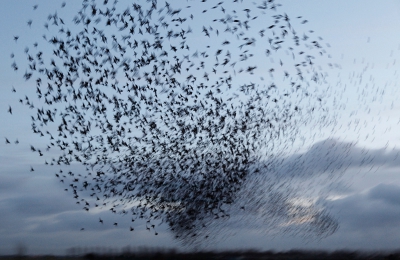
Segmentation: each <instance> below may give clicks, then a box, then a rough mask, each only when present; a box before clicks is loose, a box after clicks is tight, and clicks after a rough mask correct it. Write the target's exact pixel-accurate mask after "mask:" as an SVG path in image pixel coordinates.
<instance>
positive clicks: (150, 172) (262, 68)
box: [6, 0, 338, 243]
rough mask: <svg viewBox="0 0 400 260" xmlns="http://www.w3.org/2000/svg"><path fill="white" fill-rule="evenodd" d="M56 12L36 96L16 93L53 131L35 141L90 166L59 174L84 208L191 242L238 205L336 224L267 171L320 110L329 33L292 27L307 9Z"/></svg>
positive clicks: (315, 229) (91, 4)
mask: <svg viewBox="0 0 400 260" xmlns="http://www.w3.org/2000/svg"><path fill="white" fill-rule="evenodd" d="M63 7H65V3H64V4H63V5H62V6H61V8H63ZM37 8H38V5H35V6H34V7H33V9H34V10H36V9H37ZM59 13H61V12H60V10H59V12H54V13H52V14H50V15H49V16H48V17H47V22H46V23H45V29H46V30H45V34H44V35H43V39H44V45H45V46H41V44H38V43H34V47H33V48H28V47H27V48H26V49H25V55H26V57H27V66H26V70H25V72H24V74H23V77H24V78H25V79H26V80H27V81H28V80H30V81H34V82H35V84H36V94H37V97H38V98H39V100H40V103H39V104H36V105H34V103H33V97H31V96H25V98H22V99H20V102H21V103H22V104H24V105H27V106H28V107H30V108H31V109H34V110H35V111H36V115H34V116H32V130H33V132H34V133H35V134H37V135H39V136H42V137H46V138H48V140H49V142H48V145H47V148H43V149H45V150H46V151H44V150H43V149H42V150H41V149H38V148H35V147H33V146H31V150H32V152H36V153H38V154H39V156H43V154H44V153H45V152H48V153H49V154H52V155H55V156H56V157H55V158H53V159H52V160H51V161H50V162H47V161H46V162H45V163H46V164H48V165H71V164H74V163H80V164H83V165H84V166H85V167H86V172H85V173H83V172H80V173H73V172H72V171H68V170H65V169H62V170H60V171H59V172H57V173H56V176H57V178H59V179H60V181H61V182H63V183H64V184H65V185H68V187H67V189H66V190H68V191H69V192H71V194H72V195H73V197H74V198H75V199H76V200H77V203H78V204H80V205H82V206H83V209H84V210H86V211H89V210H91V209H93V208H103V209H109V210H110V211H111V212H112V213H121V214H130V215H131V216H132V222H133V221H135V220H136V219H143V220H146V221H147V222H146V223H147V224H146V227H147V229H148V230H152V231H154V234H155V235H157V234H158V233H157V232H156V231H155V225H156V224H157V223H164V224H166V225H167V226H168V228H169V229H170V230H172V231H173V232H174V234H175V237H176V238H177V239H178V240H181V241H182V242H184V243H192V242H193V241H198V240H201V239H204V238H208V236H209V235H208V234H207V232H206V231H205V230H207V227H209V226H210V225H213V223H214V221H216V219H219V220H221V221H222V222H223V221H225V220H229V219H230V218H231V215H232V214H233V213H234V212H239V213H240V214H242V215H246V214H252V212H254V213H256V212H260V211H262V214H261V215H262V216H263V217H264V218H265V220H266V221H270V222H271V223H272V220H273V219H274V218H275V219H276V218H278V219H281V220H282V219H285V222H286V223H289V224H288V225H287V226H288V227H289V226H290V227H292V228H293V227H298V226H301V225H306V230H307V232H308V231H311V233H313V234H318V235H319V236H325V235H329V234H331V233H332V232H334V231H335V230H336V229H337V227H338V224H337V222H336V221H335V220H334V219H332V218H331V217H330V216H329V214H328V213H327V212H326V211H323V210H320V209H318V208H310V207H306V206H300V205H297V206H295V209H294V208H293V206H290V205H292V204H290V203H289V199H290V197H289V194H290V192H291V190H290V188H289V187H287V186H285V185H284V182H278V181H277V180H276V176H274V177H271V176H272V175H269V173H270V172H273V170H274V169H273V166H274V167H275V168H276V165H278V164H279V161H274V160H275V158H276V155H277V153H278V152H279V151H282V150H284V149H290V146H291V143H292V142H294V140H295V139H296V138H297V137H296V133H297V131H298V126H299V125H301V124H304V122H306V121H307V120H308V119H309V118H310V117H311V115H312V114H313V112H314V111H318V113H321V109H320V107H321V101H322V99H323V93H324V86H323V84H321V83H324V79H325V77H326V71H324V70H323V69H321V68H320V67H319V66H316V65H315V62H316V60H318V59H319V58H320V57H321V58H322V59H325V57H326V56H327V53H326V50H325V46H326V44H324V43H323V40H322V39H321V38H319V37H316V36H314V34H313V31H306V32H300V33H299V32H297V31H296V30H295V28H294V24H297V25H298V26H306V25H304V24H306V23H307V20H305V19H303V18H302V17H296V18H294V19H291V17H289V16H288V15H287V14H285V13H280V5H279V4H278V3H277V2H276V1H274V0H268V1H254V2H248V1H238V0H230V1H221V2H216V1H206V0H202V1H200V0H196V1H179V4H178V3H175V2H173V3H168V2H164V1H157V0H147V1H133V2H132V1H129V3H128V2H125V1H108V0H102V1H96V0H93V1H88V0H83V1H82V8H81V9H80V10H79V11H78V13H77V14H76V15H75V16H74V17H73V19H72V23H71V22H70V20H71V18H69V19H67V18H64V17H62V16H61V14H59ZM33 25H34V22H32V20H29V21H28V25H27V26H29V27H31V26H33ZM302 28H304V27H302ZM18 39H19V36H15V37H14V40H15V42H16V43H17V44H19V43H20V42H21V41H18ZM40 47H43V48H42V49H41V48H40ZM13 57H14V54H12V58H13ZM19 67H20V66H19V65H17V64H16V62H13V63H12V68H13V69H14V70H20V69H19ZM13 91H14V92H15V89H13ZM9 113H10V114H12V108H11V107H10V108H9ZM304 115H306V116H304ZM6 141H7V142H9V140H8V139H6ZM17 141H18V140H17ZM278 146H279V147H280V148H279V149H278V148H277V147H278ZM31 171H34V169H33V168H31ZM289 172H290V171H289ZM274 178H275V179H274ZM279 178H280V177H279ZM286 182H290V180H288V179H286ZM276 183H280V185H278V186H279V187H278V186H277V185H276ZM256 186H257V188H256ZM255 191H261V192H260V193H263V194H259V193H257V192H255ZM266 197H268V199H267V201H266V199H265V198H266ZM260 198H264V199H260ZM265 203H266V204H265ZM99 222H100V223H101V224H102V223H103V220H102V219H101V218H100V219H99ZM114 225H115V226H117V225H118V223H114ZM82 230H84V229H82ZM129 230H130V231H133V230H134V228H133V227H130V229H129Z"/></svg>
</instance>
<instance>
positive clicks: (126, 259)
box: [0, 251, 400, 260]
mask: <svg viewBox="0 0 400 260" xmlns="http://www.w3.org/2000/svg"><path fill="white" fill-rule="evenodd" d="M106 259H112V260H130V259H132V260H136V259H146V260H147V259H171V260H174V259H177V260H180V259H196V260H197V259H218V260H228V259H229V260H231V259H232V260H233V259H240V260H247V259H268V260H269V259H280V260H287V259H296V260H303V259H327V260H330V259H332V260H333V259H369V260H378V259H379V260H380V259H399V260H400V251H397V252H391V253H383V252H376V253H371V252H369V253H362V252H355V251H335V252H323V251H288V252H271V251H267V252H258V251H227V252H196V253H183V252H175V251H170V252H137V253H125V254H114V255H110V254H102V255H100V254H95V253H88V254H85V255H81V256H53V255H48V256H0V260H106Z"/></svg>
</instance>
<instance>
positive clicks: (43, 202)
mask: <svg viewBox="0 0 400 260" xmlns="http://www.w3.org/2000/svg"><path fill="white" fill-rule="evenodd" d="M119 2H124V1H122V0H120V1H119ZM127 2H131V1H127ZM176 2H178V1H176ZM182 2H183V5H186V4H187V2H186V1H183V0H182ZM189 2H190V1H189ZM278 2H280V3H281V4H282V7H281V9H280V10H281V11H282V12H286V13H287V14H289V16H290V17H297V16H302V17H303V19H307V20H308V22H307V23H306V24H305V25H304V26H305V28H307V29H309V30H314V31H315V34H317V35H319V36H321V37H322V38H323V41H324V42H325V43H327V44H329V46H330V47H327V50H328V52H329V53H330V55H331V58H330V60H326V61H324V62H325V63H331V64H337V66H336V67H335V66H333V67H334V68H333V69H331V70H329V75H328V77H327V82H326V83H325V84H323V85H321V88H325V89H326V90H327V91H326V92H325V99H324V102H325V103H324V104H323V107H324V109H325V111H321V113H320V115H329V120H327V119H325V120H323V119H321V118H319V117H318V114H317V115H316V116H315V117H313V118H310V119H308V120H307V123H306V124H305V125H301V126H300V130H299V131H300V132H299V135H301V136H302V137H303V138H298V140H297V141H296V142H295V144H294V145H293V146H291V147H288V148H287V149H286V150H285V151H286V152H284V153H281V154H277V157H278V159H281V161H280V162H281V163H280V164H279V165H278V166H277V167H276V168H275V169H274V172H272V173H270V174H271V176H275V177H274V178H276V179H277V180H278V179H279V181H277V182H276V183H280V182H281V183H287V186H288V187H290V188H293V190H294V193H293V194H292V196H293V199H294V201H297V202H299V201H301V200H300V198H302V196H303V198H305V197H306V195H307V196H308V198H310V197H312V198H314V199H315V200H319V201H318V203H320V204H321V205H325V207H326V209H327V210H328V212H329V216H330V217H332V219H335V220H337V221H338V223H339V229H338V230H337V231H336V232H335V233H334V234H332V235H331V236H328V237H326V238H323V239H304V238H303V237H302V236H301V235H299V236H294V235H293V234H291V235H284V234H282V233H281V232H280V231H282V228H281V227H273V226H272V227H271V225H269V224H268V223H265V222H262V221H261V220H260V219H258V218H257V217H256V216H255V217H252V216H249V217H248V219H246V220H245V221H243V223H248V224H249V225H246V224H242V225H239V224H238V223H237V222H235V218H234V217H232V219H231V220H230V221H227V223H224V224H223V226H224V228H223V229H221V234H214V236H215V238H214V240H212V242H209V243H204V244H203V245H201V246H203V247H204V248H208V249H237V248H256V249H260V250H270V249H272V250H289V249H295V248H296V249H328V250H335V249H351V250H353V249H354V250H386V249H388V250H391V249H398V246H399V245H400V217H399V216H400V174H399V172H400V171H399V170H400V154H399V153H400V131H399V126H400V125H399V122H400V104H399V102H398V100H400V93H399V89H400V88H399V86H398V83H397V82H398V76H399V72H398V71H397V67H398V62H399V61H398V58H399V57H400V29H399V28H400V27H399V25H400V2H398V1H395V0H382V1H372V0H336V1H319V0H302V1H295V0H282V1H278ZM36 3H37V4H38V8H37V10H35V11H34V10H33V5H34V4H36ZM61 3H62V1H53V0H42V1H40V0H38V1H36V2H33V1H29V3H28V2H27V1H22V0H21V1H4V3H2V8H1V9H0V19H1V21H0V32H1V35H2V41H1V43H0V61H1V62H0V79H1V86H2V87H1V91H2V94H1V95H0V108H1V110H0V120H1V122H2V124H1V127H0V133H1V134H0V135H1V137H2V138H3V141H1V143H0V223H1V225H0V255H1V254H11V253H15V248H16V245H18V244H24V245H26V246H27V248H28V253H31V254H64V253H65V252H66V249H68V248H71V247H76V246H80V247H95V246H102V247H112V248H122V247H124V246H128V245H130V246H132V247H136V246H142V245H146V246H154V247H174V248H181V249H184V247H182V246H181V244H179V242H177V241H174V240H173V234H171V233H170V232H168V231H167V230H166V227H164V226H162V225H161V226H159V227H158V230H159V231H160V232H159V235H158V236H154V234H153V233H149V232H148V231H147V230H146V229H145V223H140V222H139V223H138V222H135V225H134V227H135V231H134V232H130V231H129V229H128V228H127V227H129V226H132V223H131V222H130V218H129V216H125V217H123V216H119V215H113V214H110V213H108V212H90V213H87V212H86V211H84V210H82V207H81V206H80V205H76V204H75V200H74V199H73V198H72V196H71V194H67V192H65V191H64V186H63V185H61V184H60V183H59V181H58V179H57V178H56V177H55V172H57V171H59V169H58V168H52V167H49V166H45V165H44V163H43V158H39V157H38V156H37V154H36V153H35V154H33V153H32V152H31V151H30V145H35V146H36V145H41V144H44V143H45V142H46V141H47V140H45V139H41V138H39V137H38V136H37V135H34V134H33V133H32V131H31V127H30V115H31V113H32V112H31V111H30V110H29V109H28V108H27V107H23V106H21V105H19V104H18V100H19V99H20V98H24V96H25V93H34V90H35V89H34V82H33V81H31V82H26V81H24V80H23V78H22V74H23V71H21V70H20V71H18V72H14V71H13V69H12V68H11V63H12V61H13V60H12V59H11V58H10V54H11V53H15V54H22V53H23V50H24V48H25V47H26V46H27V45H28V44H31V43H33V42H35V40H36V39H41V38H42V34H44V33H45V28H44V27H43V24H44V22H45V20H46V17H47V15H48V13H54V11H55V10H58V12H60V13H62V12H63V13H64V16H66V14H68V13H70V14H73V13H74V12H75V11H76V10H77V9H79V7H76V6H75V7H74V6H71V3H70V2H67V5H66V6H65V9H63V10H61V8H60V7H61ZM174 4H175V1H174ZM71 18H72V15H71ZM31 19H32V21H33V22H32V28H30V27H29V26H28V24H27V22H28V21H29V20H31ZM16 35H18V36H19V39H18V41H17V42H16V41H14V36H16ZM30 48H33V47H30ZM22 63H23V61H21V64H22ZM13 87H15V88H16V89H17V93H13V92H12V88H13ZM29 87H31V88H29ZM38 102H39V101H36V103H38ZM9 106H12V109H13V114H12V115H10V114H9V113H8V112H7V111H8V108H9ZM5 138H7V139H9V140H10V142H11V144H6V139H5ZM16 139H18V141H19V144H15V141H16ZM280 151H281V150H280ZM31 167H33V168H34V170H35V171H34V172H31V171H30V169H31ZM70 169H72V170H74V171H79V169H81V168H80V166H79V165H73V166H71V167H70ZM70 169H67V168H66V169H65V170H67V171H68V170H70ZM310 185H311V186H310ZM310 187H312V189H310ZM258 188H260V187H258ZM317 194H323V196H320V197H318V196H317ZM296 199H297V200H296ZM321 200H322V201H321ZM267 202H268V201H267V200H266V204H265V205H264V206H265V207H266V208H265V210H268V208H267V207H268V206H269V204H268V203H267ZM99 217H101V218H102V219H104V225H101V224H100V223H99V222H98V219H99ZM239 219H240V218H239ZM114 222H118V223H119V225H118V227H114V226H113V225H112V223H114ZM219 224H220V223H216V224H215V225H216V226H217V225H219ZM280 225H282V223H281V224H280ZM264 226H265V227H267V226H268V228H263V227H264ZM82 227H84V228H85V230H84V231H81V228H82ZM216 230H220V229H216Z"/></svg>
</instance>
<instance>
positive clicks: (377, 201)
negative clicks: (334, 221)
mask: <svg viewBox="0 0 400 260" xmlns="http://www.w3.org/2000/svg"><path fill="white" fill-rule="evenodd" d="M398 194H400V187H399V186H396V185H387V184H379V185H377V186H375V187H374V188H372V189H371V190H370V191H368V193H366V194H354V195H351V196H348V197H345V198H343V199H339V200H335V201H332V202H331V203H330V204H331V206H332V208H333V209H334V211H335V212H336V213H337V214H338V215H339V219H340V223H341V226H342V227H343V228H344V229H348V230H359V231H363V232H366V231H367V230H369V229H370V230H372V229H376V228H394V227H399V226H400V218H399V216H400V203H398V202H399V197H396V195H397V196H398Z"/></svg>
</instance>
